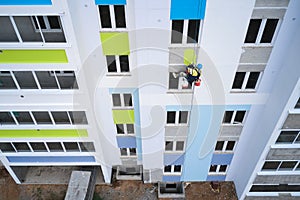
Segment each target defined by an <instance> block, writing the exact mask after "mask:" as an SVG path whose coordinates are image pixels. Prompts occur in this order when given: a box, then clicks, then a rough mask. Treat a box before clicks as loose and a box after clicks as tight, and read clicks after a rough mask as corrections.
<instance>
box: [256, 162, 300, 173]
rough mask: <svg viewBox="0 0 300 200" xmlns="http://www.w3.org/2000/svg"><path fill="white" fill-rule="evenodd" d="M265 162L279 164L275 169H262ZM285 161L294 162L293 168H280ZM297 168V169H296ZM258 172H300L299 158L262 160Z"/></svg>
mask: <svg viewBox="0 0 300 200" xmlns="http://www.w3.org/2000/svg"><path fill="white" fill-rule="evenodd" d="M267 162H279V165H278V166H277V168H276V169H263V167H264V165H265V163H267ZM287 162H296V164H295V166H294V167H293V168H280V167H281V165H282V164H284V163H287ZM297 168H299V170H297ZM284 169H290V170H284ZM260 172H263V173H268V172H270V173H272V172H300V161H299V160H264V162H263V163H262V166H261V168H260Z"/></svg>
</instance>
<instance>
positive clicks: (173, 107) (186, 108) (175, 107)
mask: <svg viewBox="0 0 300 200" xmlns="http://www.w3.org/2000/svg"><path fill="white" fill-rule="evenodd" d="M166 110H167V111H189V110H191V106H190V105H182V106H180V105H167V106H166Z"/></svg>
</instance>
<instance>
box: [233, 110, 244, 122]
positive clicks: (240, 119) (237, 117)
mask: <svg viewBox="0 0 300 200" xmlns="http://www.w3.org/2000/svg"><path fill="white" fill-rule="evenodd" d="M245 113H246V111H236V115H235V117H234V122H233V123H234V124H240V123H243V121H244V116H245Z"/></svg>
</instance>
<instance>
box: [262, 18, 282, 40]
mask: <svg viewBox="0 0 300 200" xmlns="http://www.w3.org/2000/svg"><path fill="white" fill-rule="evenodd" d="M277 24H278V19H267V22H266V25H265V29H264V32H263V34H262V37H261V40H260V43H271V42H272V39H273V36H274V33H275V30H276V27H277Z"/></svg>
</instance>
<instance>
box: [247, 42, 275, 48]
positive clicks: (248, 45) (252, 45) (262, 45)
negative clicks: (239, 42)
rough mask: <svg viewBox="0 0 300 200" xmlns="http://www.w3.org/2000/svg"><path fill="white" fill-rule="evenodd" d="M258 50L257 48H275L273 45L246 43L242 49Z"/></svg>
mask: <svg viewBox="0 0 300 200" xmlns="http://www.w3.org/2000/svg"><path fill="white" fill-rule="evenodd" d="M248 47H249V48H253V47H254V48H256V47H258V48H259V47H261V48H266V47H273V44H272V43H260V44H255V43H244V45H243V46H242V48H248Z"/></svg>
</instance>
